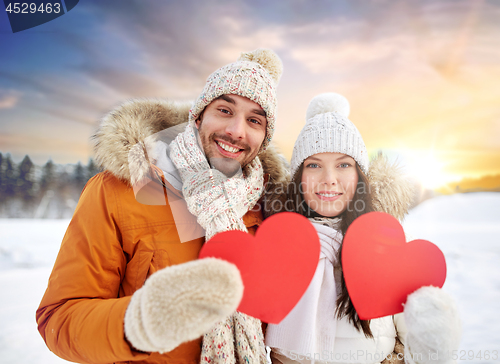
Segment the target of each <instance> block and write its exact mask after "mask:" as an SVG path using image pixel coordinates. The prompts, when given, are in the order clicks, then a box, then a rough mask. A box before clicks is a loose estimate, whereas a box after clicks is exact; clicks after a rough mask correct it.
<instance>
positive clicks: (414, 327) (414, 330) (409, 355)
mask: <svg viewBox="0 0 500 364" xmlns="http://www.w3.org/2000/svg"><path fill="white" fill-rule="evenodd" d="M404 318H405V321H406V326H407V328H408V334H407V336H406V344H405V359H406V362H407V363H410V364H415V363H416V364H423V363H433V364H445V363H446V364H449V363H453V362H454V361H453V360H452V352H453V350H458V346H459V344H460V337H461V334H462V327H461V326H462V325H461V322H460V316H459V313H458V309H457V307H456V306H455V302H454V301H453V299H452V298H451V297H450V296H449V295H448V294H447V293H446V292H444V291H443V290H441V289H439V288H437V287H432V286H428V287H422V288H420V289H418V290H416V291H415V292H413V293H412V294H410V295H409V296H408V300H407V301H406V304H405V308H404Z"/></svg>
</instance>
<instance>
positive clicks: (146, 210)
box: [36, 172, 262, 363]
mask: <svg viewBox="0 0 500 364" xmlns="http://www.w3.org/2000/svg"><path fill="white" fill-rule="evenodd" d="M156 186H161V185H159V184H156ZM147 188H148V186H146V188H145V189H147ZM141 191H142V190H141ZM142 192H143V193H148V191H142ZM156 192H157V190H156ZM156 192H155V190H153V191H149V195H150V196H149V197H152V198H154V199H156V200H159V199H160V198H164V195H163V194H156V195H155V193H156ZM143 199H144V197H143ZM185 217H186V219H185V220H184V222H185V223H186V224H189V223H190V224H191V227H192V229H199V228H201V227H200V226H199V225H198V224H197V223H196V219H195V217H194V216H193V215H191V214H190V213H189V212H188V211H187V209H186V216H185ZM189 219H191V221H190V222H189V221H188V220H189ZM261 221H262V215H261V212H260V211H249V212H248V213H247V214H246V215H245V217H244V222H245V225H246V226H247V228H248V229H249V231H250V232H252V233H253V232H254V231H255V228H256V227H257V226H258V225H259V224H260V223H261ZM203 242H204V239H203V238H198V239H194V240H192V241H188V242H184V243H181V241H180V239H179V236H178V234H177V229H176V225H175V224H174V219H173V216H172V211H171V209H170V206H169V205H168V203H167V204H163V205H156V206H155V205H145V204H142V203H140V202H138V201H137V199H136V197H135V196H134V191H133V190H132V188H131V187H129V186H128V185H127V184H126V183H124V182H122V181H120V180H119V179H118V178H116V177H115V176H114V175H112V174H111V173H109V172H103V173H100V174H98V175H96V176H95V177H94V178H92V179H91V180H90V181H89V182H88V183H87V185H86V187H85V188H84V190H83V192H82V195H81V198H80V201H79V203H78V206H77V208H76V210H75V213H74V216H73V219H72V220H71V222H70V224H69V227H68V230H67V232H66V235H65V236H64V239H63V242H62V245H61V249H60V251H59V254H58V256H57V260H56V263H55V265H54V268H53V270H52V274H51V276H50V279H49V284H48V288H47V291H46V292H45V295H44V296H43V299H42V302H41V303H40V307H39V308H38V310H37V313H36V318H37V322H38V330H39V331H40V334H41V335H42V337H43V338H44V340H45V342H46V344H47V346H48V347H49V349H50V350H51V351H53V352H54V353H55V354H56V355H58V356H60V357H62V358H64V359H66V360H70V361H74V362H78V363H116V362H118V363H128V362H134V363H198V362H199V357H200V351H201V338H200V339H197V340H194V341H191V342H188V343H184V344H182V345H180V346H179V347H177V348H176V349H174V350H173V351H171V352H168V353H165V354H163V355H161V354H159V353H144V352H139V351H136V350H134V349H133V348H132V347H131V346H130V345H129V344H128V342H127V341H126V339H125V336H124V328H123V319H124V315H125V311H126V309H127V306H128V304H129V301H130V298H131V295H132V294H133V293H134V292H135V291H136V290H137V289H139V288H140V287H142V285H143V284H144V282H145V280H146V279H147V278H148V277H149V276H150V275H151V274H153V273H154V272H156V271H157V270H159V269H162V268H165V267H168V266H171V265H174V264H181V263H184V262H188V261H190V260H194V259H197V257H198V253H199V250H200V248H201V246H202V244H203Z"/></svg>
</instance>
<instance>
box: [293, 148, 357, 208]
mask: <svg viewBox="0 0 500 364" xmlns="http://www.w3.org/2000/svg"><path fill="white" fill-rule="evenodd" d="M301 182H302V193H303V196H304V200H305V202H306V203H307V205H308V206H309V208H311V209H313V210H314V211H316V212H317V213H318V214H320V215H322V216H326V217H334V216H338V215H340V214H341V213H343V212H344V211H345V210H346V209H347V205H348V203H349V202H350V201H351V200H352V199H353V198H354V194H355V192H356V186H357V184H358V172H357V171H356V162H355V161H354V159H353V158H352V157H349V156H347V155H345V154H341V153H319V154H315V155H313V156H311V157H309V158H307V159H306V160H305V161H304V168H303V171H302V180H301Z"/></svg>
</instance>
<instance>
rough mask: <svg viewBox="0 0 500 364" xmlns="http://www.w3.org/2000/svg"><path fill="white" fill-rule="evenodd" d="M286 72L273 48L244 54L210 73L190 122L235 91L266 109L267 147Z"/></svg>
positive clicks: (191, 112) (272, 132)
mask: <svg viewBox="0 0 500 364" xmlns="http://www.w3.org/2000/svg"><path fill="white" fill-rule="evenodd" d="M282 72H283V64H282V63H281V59H280V58H279V57H278V56H277V55H276V53H274V52H273V51H272V50H270V49H256V50H255V51H253V52H248V53H242V54H241V55H240V57H239V58H238V60H237V61H236V62H234V63H230V64H228V65H226V66H224V67H221V68H219V69H218V70H217V71H215V72H214V73H212V74H211V75H210V76H208V79H207V82H206V84H205V88H204V89H203V92H202V93H201V94H200V96H198V99H196V101H195V103H194V105H193V108H192V109H191V110H190V112H189V122H190V123H193V124H194V122H195V121H196V119H198V117H199V116H200V114H201V112H202V111H203V110H204V109H205V107H206V106H207V105H208V104H210V103H211V102H212V101H213V100H214V99H216V98H217V97H219V96H222V95H227V94H233V95H239V96H243V97H246V98H248V99H250V100H252V101H253V102H256V103H257V104H259V105H260V106H261V107H262V109H263V110H264V111H265V112H266V116H267V127H266V137H265V139H264V142H263V143H262V147H261V149H260V150H261V151H263V150H265V149H266V147H267V145H268V144H269V142H270V141H271V139H272V137H273V134H274V124H275V121H276V109H277V105H276V104H277V99H276V86H277V85H278V81H279V79H280V77H281V73H282Z"/></svg>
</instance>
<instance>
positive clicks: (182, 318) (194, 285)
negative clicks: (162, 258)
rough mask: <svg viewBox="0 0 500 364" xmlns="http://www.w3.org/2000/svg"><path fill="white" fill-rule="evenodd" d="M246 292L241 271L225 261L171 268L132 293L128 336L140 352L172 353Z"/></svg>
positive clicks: (224, 313) (231, 309)
mask: <svg viewBox="0 0 500 364" xmlns="http://www.w3.org/2000/svg"><path fill="white" fill-rule="evenodd" d="M242 296H243V283H242V281H241V276H240V272H239V270H238V268H236V266H235V265H233V264H231V263H228V262H226V261H223V260H219V259H215V258H205V259H201V260H195V261H192V262H188V263H185V264H180V265H175V266H172V267H167V268H165V269H162V270H160V271H158V272H156V273H155V274H153V275H152V276H151V277H150V278H149V279H148V280H147V281H146V283H145V284H144V286H143V287H142V288H141V289H139V290H137V291H136V292H135V293H134V295H133V296H132V300H131V301H130V304H129V307H128V308H127V312H126V313H125V336H126V337H127V340H128V341H129V342H130V344H132V346H133V347H134V348H135V349H138V350H141V351H147V352H153V351H158V352H160V353H163V352H167V351H171V350H173V349H175V348H176V347H177V346H179V345H180V344H182V343H183V342H186V341H190V340H194V339H196V338H198V337H200V336H202V335H203V334H204V333H206V332H208V331H209V330H210V329H211V328H212V326H214V325H215V324H216V323H217V322H219V321H222V320H224V319H225V318H226V317H228V316H229V315H231V314H232V313H233V312H234V311H235V310H236V308H237V307H238V305H239V303H240V301H241V298H242Z"/></svg>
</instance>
